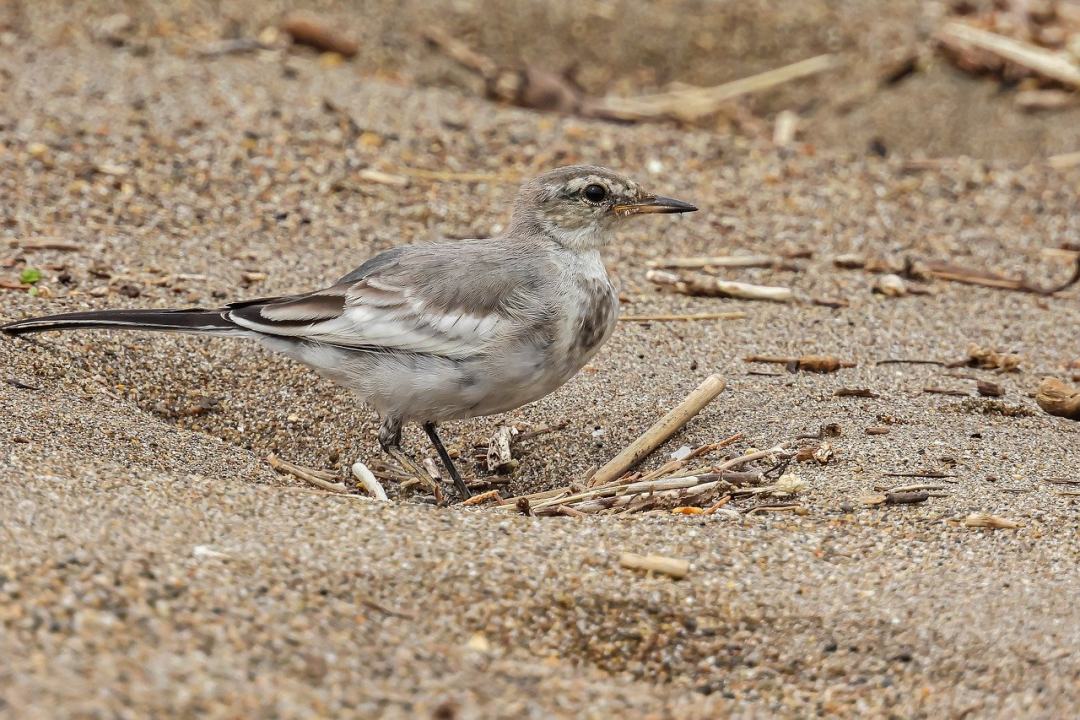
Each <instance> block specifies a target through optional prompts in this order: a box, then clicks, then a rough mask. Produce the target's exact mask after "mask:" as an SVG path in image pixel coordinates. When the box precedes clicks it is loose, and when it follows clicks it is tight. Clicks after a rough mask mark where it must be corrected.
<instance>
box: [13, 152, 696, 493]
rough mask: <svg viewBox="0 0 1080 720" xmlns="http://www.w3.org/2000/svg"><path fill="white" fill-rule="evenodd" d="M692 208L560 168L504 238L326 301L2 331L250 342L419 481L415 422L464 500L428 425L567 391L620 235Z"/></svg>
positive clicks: (438, 256) (96, 316)
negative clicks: (367, 416)
mask: <svg viewBox="0 0 1080 720" xmlns="http://www.w3.org/2000/svg"><path fill="white" fill-rule="evenodd" d="M696 209H697V208H696V207H694V206H693V205H690V204H688V203H684V202H681V201H679V200H672V199H671V198H666V197H660V196H657V195H651V194H649V193H647V192H645V191H644V190H643V189H642V188H641V186H639V185H638V184H637V183H636V182H634V181H632V180H630V179H628V178H625V177H623V176H622V175H619V174H617V173H615V172H612V171H611V170H607V169H605V168H600V167H592V166H586V165H579V166H571V167H564V168H558V169H556V170H552V171H550V172H547V173H545V174H543V175H541V176H539V177H537V178H534V179H533V180H530V181H529V182H527V183H525V184H524V185H523V186H522V188H521V191H520V192H519V193H518V196H517V200H516V202H515V204H514V214H513V218H512V219H511V222H510V225H509V227H508V228H507V229H506V231H505V232H503V233H502V234H501V235H499V236H497V237H494V238H490V239H484V240H460V241H455V242H445V243H426V244H418V245H408V246H403V247H398V248H394V249H392V250H387V251H386V252H383V253H381V254H379V255H376V256H375V257H373V258H371V259H370V260H368V261H367V262H365V263H364V264H363V265H361V266H360V267H358V268H357V269H356V270H353V271H352V272H351V273H349V274H348V275H346V276H344V277H343V278H341V279H340V280H338V281H337V282H336V283H334V284H333V285H331V286H330V287H328V288H325V289H322V290H316V291H314V292H308V293H303V294H300V295H289V296H284V297H274V298H260V299H258V300H245V301H240V302H235V303H231V304H229V305H227V306H225V307H221V308H216V309H185V310H100V311H91V312H74V313H64V314H61V315H50V316H46V317H39V318H30V319H27V320H21V321H19V322H13V323H10V324H8V325H4V326H3V327H0V329H2V330H3V331H4V332H6V333H8V334H11V335H20V334H23V333H32V332H41V331H46V330H72V329H82V328H103V329H124V330H161V331H171V332H183V333H200V334H211V335H227V336H233V337H245V338H254V339H257V340H259V341H260V342H261V343H262V344H263V345H264V346H265V347H267V348H269V349H270V350H272V351H275V352H279V353H282V354H283V355H286V356H288V357H290V358H292V359H294V360H298V361H299V362H301V363H304V364H305V365H307V366H308V367H311V368H313V369H314V370H315V371H316V372H318V373H320V374H321V375H323V376H325V377H327V378H330V379H331V380H334V381H335V382H338V383H340V384H341V385H344V386H345V387H347V388H349V389H351V390H353V391H355V392H356V393H357V394H358V395H359V396H360V397H361V398H363V399H364V400H365V401H366V402H367V403H368V404H369V405H371V406H372V407H373V408H374V409H375V410H376V412H378V414H379V417H380V419H381V422H382V424H381V426H380V428H379V444H380V445H381V446H382V448H383V450H384V451H386V452H387V453H388V454H390V455H391V457H393V458H394V459H395V460H396V461H397V462H398V463H400V464H401V465H402V466H403V467H404V468H405V470H406V471H408V472H409V473H411V474H413V475H415V476H417V477H423V475H422V473H423V471H422V470H421V469H420V468H419V467H418V466H417V465H416V463H415V462H413V460H412V459H411V458H409V456H408V455H406V454H405V453H404V452H402V450H401V445H400V442H401V427H402V423H405V422H418V423H420V424H421V425H422V426H423V428H424V431H425V432H426V433H427V435H428V437H429V438H430V439H431V442H432V444H433V445H434V446H435V450H436V451H437V452H438V454H439V458H440V459H441V460H442V462H443V464H444V465H445V466H446V470H447V472H448V473H449V474H450V477H451V478H452V479H453V481H454V484H455V486H456V488H457V491H458V493H459V494H460V495H461V496H462V497H465V498H467V497H469V491H468V489H467V488H466V486H465V483H464V482H463V481H462V479H461V476H460V475H459V474H458V472H457V469H456V468H455V467H454V464H453V462H452V461H451V459H450V456H449V454H448V453H447V452H446V448H444V447H443V444H442V442H441V441H440V439H439V436H438V434H437V433H436V430H435V425H436V423H438V422H441V421H444V420H453V419H458V418H468V417H476V416H479V415H491V414H494V413H500V412H505V411H507V410H511V409H513V408H516V407H520V406H521V405H525V404H526V403H530V402H533V401H534V400H538V399H540V398H542V397H544V396H545V395H547V394H548V393H550V392H551V391H553V390H554V389H555V388H557V387H559V386H560V385H562V384H563V383H565V382H566V381H567V380H569V379H570V378H571V377H572V376H573V375H574V374H575V373H577V371H578V370H580V369H581V368H582V366H584V365H585V363H587V362H588V361H589V359H590V358H591V357H592V356H593V355H595V354H596V351H597V350H598V349H599V348H600V346H601V345H602V344H603V343H604V341H605V340H607V339H608V337H609V336H610V335H611V332H612V330H614V328H615V323H616V320H617V319H618V313H619V300H618V294H617V293H616V291H615V288H614V286H613V285H612V284H611V280H610V279H609V278H608V274H607V270H606V269H605V268H604V264H603V262H602V261H601V259H600V248H602V247H603V246H604V245H606V244H607V243H608V242H609V241H610V240H611V238H612V231H613V230H614V228H615V227H616V225H618V224H619V222H620V221H622V220H623V219H624V218H627V217H630V216H632V215H641V214H645V213H683V212H691V211H693V210H696Z"/></svg>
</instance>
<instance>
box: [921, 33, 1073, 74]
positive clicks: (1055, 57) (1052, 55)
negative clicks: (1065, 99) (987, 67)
mask: <svg viewBox="0 0 1080 720" xmlns="http://www.w3.org/2000/svg"><path fill="white" fill-rule="evenodd" d="M938 39H939V40H940V41H941V42H942V43H943V44H945V45H948V46H956V45H959V46H960V47H961V48H963V47H975V48H978V49H979V50H985V51H986V52H989V53H991V54H993V55H996V56H997V57H999V58H1002V59H1004V60H1008V61H1009V62H1013V63H1016V64H1017V65H1020V66H1022V67H1025V68H1028V69H1029V70H1034V71H1035V72H1037V73H1038V74H1040V75H1043V76H1045V77H1048V78H1050V79H1052V80H1057V81H1058V82H1060V83H1062V84H1064V85H1069V86H1071V87H1073V88H1080V65H1077V64H1076V63H1074V62H1072V61H1071V60H1069V56H1068V54H1066V53H1059V52H1054V51H1052V50H1047V49H1045V48H1042V47H1039V46H1038V45H1032V44H1031V43H1026V42H1023V41H1021V40H1014V39H1013V38H1010V37H1005V36H1004V35H999V34H997V33H993V32H989V31H987V30H982V29H980V28H977V27H973V26H971V25H968V24H967V23H962V22H950V23H946V24H945V26H944V27H943V28H942V29H941V31H940V32H939V33H938Z"/></svg>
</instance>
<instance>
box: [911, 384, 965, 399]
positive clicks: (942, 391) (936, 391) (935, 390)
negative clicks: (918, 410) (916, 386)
mask: <svg viewBox="0 0 1080 720" xmlns="http://www.w3.org/2000/svg"><path fill="white" fill-rule="evenodd" d="M923 392H924V393H928V394H931V395H955V396H956V397H967V396H968V395H970V394H971V393H969V392H968V391H967V390H955V389H953V388H944V387H936V386H931V387H924V388H923Z"/></svg>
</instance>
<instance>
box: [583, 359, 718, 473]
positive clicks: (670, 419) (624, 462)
mask: <svg viewBox="0 0 1080 720" xmlns="http://www.w3.org/2000/svg"><path fill="white" fill-rule="evenodd" d="M724 386H725V382H724V379H723V378H722V377H720V376H719V375H710V376H709V377H707V378H706V379H705V381H704V382H702V383H701V384H700V385H699V386H698V387H697V388H696V389H695V390H694V391H693V392H692V393H690V394H689V395H688V396H687V397H686V399H684V400H683V401H682V402H681V403H679V404H678V405H677V406H675V407H674V408H672V409H671V410H670V411H669V412H668V413H667V414H666V415H664V417H662V418H660V419H659V420H658V421H657V422H656V423H655V424H654V425H653V426H652V427H650V428H649V429H648V430H646V431H645V433H644V434H643V435H641V436H640V437H639V438H638V439H637V440H635V441H634V442H632V443H630V445H628V446H627V447H626V448H625V449H624V450H623V451H622V452H620V453H619V454H618V455H616V456H615V457H614V458H612V459H611V460H610V461H609V462H608V463H607V464H606V465H604V466H603V467H601V468H600V469H599V470H597V471H596V473H595V474H594V475H593V477H592V479H591V481H590V485H593V486H597V485H603V484H605V483H608V482H611V481H612V480H614V479H615V478H617V477H619V476H620V475H622V474H623V473H624V472H626V471H627V470H629V469H630V468H632V467H634V466H635V465H637V464H638V463H640V462H641V461H642V460H644V459H645V458H646V457H648V455H649V454H650V453H651V452H652V451H653V450H655V449H656V448H658V447H659V446H660V445H661V444H662V443H663V442H664V441H666V440H667V439H668V438H669V437H671V436H672V435H674V434H675V433H676V432H678V431H679V430H680V429H681V428H682V427H683V426H684V425H686V423H688V422H690V420H691V419H692V418H693V417H694V416H695V415H697V414H698V413H699V412H701V409H702V408H704V407H705V406H706V405H708V404H709V403H710V402H712V400H713V398H715V397H716V396H717V395H719V394H720V393H721V392H722V391H723V389H724Z"/></svg>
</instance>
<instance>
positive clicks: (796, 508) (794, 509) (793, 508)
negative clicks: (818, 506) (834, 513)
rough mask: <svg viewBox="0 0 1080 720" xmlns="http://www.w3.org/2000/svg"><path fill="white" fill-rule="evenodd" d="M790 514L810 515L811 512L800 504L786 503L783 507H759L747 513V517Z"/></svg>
mask: <svg viewBox="0 0 1080 720" xmlns="http://www.w3.org/2000/svg"><path fill="white" fill-rule="evenodd" d="M774 512H789V513H793V514H795V515H809V514H810V511H809V510H807V509H806V508H805V507H803V506H802V505H799V504H798V503H784V504H782V505H757V506H755V507H752V508H750V509H749V510H747V511H746V514H747V515H760V514H762V513H774Z"/></svg>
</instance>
